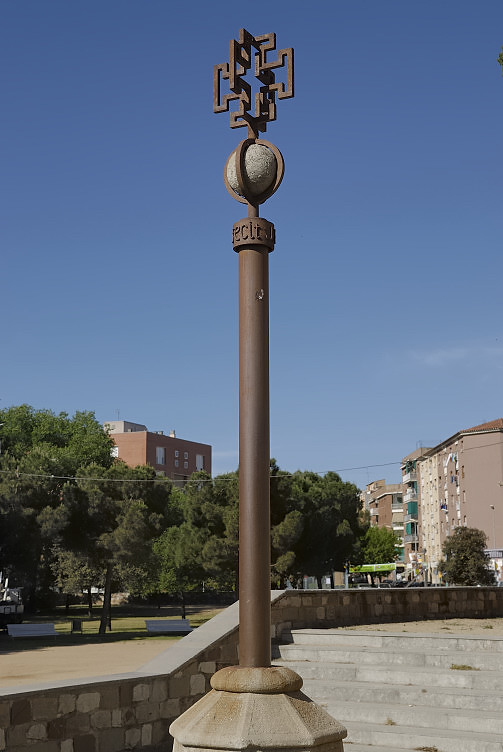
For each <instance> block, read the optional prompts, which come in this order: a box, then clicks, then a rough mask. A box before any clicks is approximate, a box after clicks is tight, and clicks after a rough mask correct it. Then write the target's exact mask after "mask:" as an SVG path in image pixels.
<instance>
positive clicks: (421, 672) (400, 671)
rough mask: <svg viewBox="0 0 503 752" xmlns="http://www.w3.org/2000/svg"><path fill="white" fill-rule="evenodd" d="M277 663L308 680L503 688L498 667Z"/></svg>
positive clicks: (310, 662)
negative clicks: (484, 668)
mask: <svg viewBox="0 0 503 752" xmlns="http://www.w3.org/2000/svg"><path fill="white" fill-rule="evenodd" d="M274 663H275V664H276V665H278V666H281V665H287V666H289V667H290V668H292V669H293V670H294V671H296V672H297V673H298V674H299V675H300V676H302V678H303V679H305V680H308V679H311V678H315V679H322V680H325V681H335V682H337V681H339V680H340V681H348V682H349V681H353V680H354V681H359V682H371V683H377V684H381V685H383V684H400V685H410V684H413V685H414V686H420V687H421V688H423V687H425V688H428V687H435V688H441V687H444V688H453V689H454V688H456V689H475V690H480V691H486V692H493V693H494V692H501V691H503V690H502V678H501V675H500V674H499V673H498V672H496V671H458V670H453V669H450V668H449V669H440V668H435V666H428V667H417V666H410V667H407V666H402V665H398V666H386V665H377V666H376V665H365V664H363V665H356V664H344V663H319V662H316V661H281V660H278V659H274Z"/></svg>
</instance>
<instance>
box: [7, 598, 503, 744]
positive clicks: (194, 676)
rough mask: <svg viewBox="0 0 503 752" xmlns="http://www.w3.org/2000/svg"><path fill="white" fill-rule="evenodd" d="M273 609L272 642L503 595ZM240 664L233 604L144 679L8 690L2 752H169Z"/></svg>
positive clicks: (439, 614) (302, 601)
mask: <svg viewBox="0 0 503 752" xmlns="http://www.w3.org/2000/svg"><path fill="white" fill-rule="evenodd" d="M271 601H272V611H271V613H272V634H273V639H280V638H281V634H282V633H283V632H285V633H286V632H288V631H289V630H291V629H296V628H303V627H321V628H323V627H337V626H351V625H358V624H371V623H383V622H395V621H408V620H409V621H412V620H414V621H415V620H418V619H428V618H430V619H438V618H478V617H479V618H494V617H503V588H496V587H487V588H455V587H454V588H424V589H417V590H416V589H413V588H410V589H405V590H402V589H397V590H393V589H386V590H385V589H382V590H380V589H368V590H308V591H302V590H294V591H292V590H286V591H274V592H272V593H271ZM237 663H238V604H234V605H232V606H230V607H229V608H228V609H226V610H225V611H223V612H222V613H220V614H218V615H217V616H215V617H214V618H213V619H211V621H209V622H207V623H206V624H204V625H203V626H201V627H199V628H198V629H196V630H194V631H193V632H192V633H191V634H190V635H188V636H187V637H184V638H183V639H182V640H180V642H179V643H178V644H177V645H176V646H175V647H171V648H169V649H168V650H166V652H165V653H162V654H161V655H160V656H157V657H156V658H155V659H154V660H153V661H151V662H150V663H147V664H146V665H145V666H143V667H142V668H141V669H140V670H139V671H137V672H134V673H128V674H120V675H116V676H111V677H107V678H104V677H97V678H96V679H92V680H89V679H86V680H85V683H83V684H76V683H75V682H74V681H73V682H70V681H66V682H63V681H57V682H53V683H50V682H47V683H44V684H39V685H36V686H31V687H25V686H23V687H20V688H19V690H16V689H13V688H9V689H8V690H5V691H4V692H2V691H1V689H0V752H3V751H4V750H5V751H6V752H126V750H142V752H161V751H162V752H166V750H167V749H168V748H169V744H170V737H169V734H168V728H169V726H170V724H171V722H172V721H174V720H175V719H176V718H177V717H178V716H179V715H180V714H181V713H183V712H184V711H185V710H186V709H187V708H188V707H190V706H191V705H193V704H194V702H196V701H197V700H199V699H200V698H201V697H202V696H203V695H204V694H205V693H206V692H208V691H209V689H210V684H209V680H210V677H211V676H212V675H213V674H214V673H215V671H217V670H218V669H220V668H224V667H225V666H229V665H235V664H237ZM0 682H1V679H0Z"/></svg>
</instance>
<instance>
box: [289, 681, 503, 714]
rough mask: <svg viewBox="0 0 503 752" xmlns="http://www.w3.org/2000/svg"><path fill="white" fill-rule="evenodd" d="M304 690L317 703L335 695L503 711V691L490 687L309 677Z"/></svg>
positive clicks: (352, 699) (357, 700) (356, 699)
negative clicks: (480, 688)
mask: <svg viewBox="0 0 503 752" xmlns="http://www.w3.org/2000/svg"><path fill="white" fill-rule="evenodd" d="M302 691H303V692H305V693H306V695H308V697H316V702H318V703H322V702H323V703H326V702H331V701H332V700H334V698H337V699H341V700H343V701H344V702H353V703H360V702H375V698H376V697H379V702H380V703H386V705H388V704H390V705H391V704H397V703H401V704H403V705H406V706H407V707H413V706H426V707H428V706H433V707H435V708H448V709H449V708H452V709H457V710H480V711H482V712H487V713H501V712H503V693H502V692H489V693H488V692H487V691H486V690H476V689H460V688H446V687H442V688H437V687H428V688H425V687H416V686H412V685H401V684H382V683H379V684H377V683H372V682H357V681H344V680H338V681H320V680H318V679H306V680H305V681H304V686H303V688H302Z"/></svg>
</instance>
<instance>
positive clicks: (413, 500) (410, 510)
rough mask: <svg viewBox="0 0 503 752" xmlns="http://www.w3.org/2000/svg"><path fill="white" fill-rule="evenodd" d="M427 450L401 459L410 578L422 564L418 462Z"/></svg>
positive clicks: (404, 541)
mask: <svg viewBox="0 0 503 752" xmlns="http://www.w3.org/2000/svg"><path fill="white" fill-rule="evenodd" d="M428 451H429V448H428V449H424V448H422V447H421V448H419V449H415V450H414V451H413V452H411V453H410V454H408V455H407V456H406V457H404V458H403V460H402V464H401V469H402V491H403V525H404V536H403V543H404V550H403V555H404V561H405V562H406V564H407V569H408V570H409V574H410V575H411V576H412V577H417V575H418V574H419V572H420V570H421V569H422V564H423V550H422V546H421V545H420V539H419V521H420V514H421V484H420V474H419V472H420V471H419V464H418V463H419V461H420V460H421V459H422V457H424V455H425V452H428Z"/></svg>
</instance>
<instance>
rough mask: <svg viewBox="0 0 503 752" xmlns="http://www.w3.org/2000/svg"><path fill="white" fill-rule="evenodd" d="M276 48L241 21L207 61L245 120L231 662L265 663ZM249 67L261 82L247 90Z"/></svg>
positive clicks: (235, 187)
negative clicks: (223, 51) (224, 53)
mask: <svg viewBox="0 0 503 752" xmlns="http://www.w3.org/2000/svg"><path fill="white" fill-rule="evenodd" d="M275 49H276V35H275V34H273V33H271V34H262V35H259V36H253V35H252V34H250V33H249V32H248V31H246V29H241V30H240V32H239V39H238V40H232V41H231V43H230V46H229V62H228V63H220V64H218V65H216V66H214V69H213V111H214V112H228V111H229V103H230V102H236V103H237V109H235V110H233V111H231V116H230V125H231V128H243V127H247V128H248V138H247V139H245V140H244V141H241V143H240V144H239V146H238V147H237V148H236V149H235V151H234V152H233V153H232V154H231V155H230V157H229V159H228V160H227V163H226V166H225V171H224V181H225V185H226V188H227V190H228V191H229V193H230V194H231V196H233V198H235V199H236V200H237V201H239V202H240V203H242V204H247V205H248V217H247V218H246V219H242V220H240V221H239V222H236V223H235V224H234V227H233V232H232V237H233V247H234V250H235V251H236V252H237V253H238V254H239V663H240V666H242V667H247V668H269V667H270V665H271V596H270V591H271V553H270V499H269V463H270V452H269V253H270V252H271V251H272V250H273V249H274V240H275V237H274V236H275V231H274V225H272V223H271V222H268V221H267V220H266V219H263V218H260V217H259V206H260V205H261V204H263V203H264V202H265V201H266V200H267V199H268V198H269V197H270V196H272V195H273V193H275V191H276V190H277V189H278V187H279V185H280V183H281V181H282V179H283V173H284V162H283V157H282V155H281V152H280V151H279V149H277V148H276V147H275V146H274V145H273V144H271V143H269V141H265V140H263V139H261V138H259V134H260V133H265V131H266V128H267V124H268V123H269V122H272V121H273V120H275V119H276V99H289V98H291V97H293V95H294V82H293V49H292V48H291V47H290V48H288V49H287V48H285V49H281V50H279V51H278V53H277V58H276V59H275V60H274V59H271V57H270V55H272V53H273V51H274V50H275ZM278 68H285V69H286V71H285V72H286V81H284V82H279V81H278V82H277V81H276V78H275V71H276V69H278ZM248 72H250V73H252V74H253V75H254V77H255V78H256V79H257V81H258V82H259V84H260V87H259V91H258V92H256V93H255V95H254V96H252V95H251V92H252V89H251V87H250V85H249V83H247V81H246V76H247V74H248ZM224 82H228V88H229V90H230V93H229V94H224V90H223V86H224ZM248 157H250V159H248Z"/></svg>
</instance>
